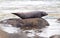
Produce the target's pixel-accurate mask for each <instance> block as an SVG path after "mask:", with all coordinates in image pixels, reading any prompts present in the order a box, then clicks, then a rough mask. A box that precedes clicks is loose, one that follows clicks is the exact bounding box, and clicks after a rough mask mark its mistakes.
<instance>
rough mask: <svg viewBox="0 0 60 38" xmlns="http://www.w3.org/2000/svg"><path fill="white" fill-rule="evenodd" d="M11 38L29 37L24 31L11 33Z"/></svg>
mask: <svg viewBox="0 0 60 38" xmlns="http://www.w3.org/2000/svg"><path fill="white" fill-rule="evenodd" d="M9 38H27V35H26V34H25V33H23V32H18V33H10V34H9Z"/></svg>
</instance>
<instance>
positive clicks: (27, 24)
mask: <svg viewBox="0 0 60 38" xmlns="http://www.w3.org/2000/svg"><path fill="white" fill-rule="evenodd" d="M22 21H23V24H24V26H22V28H23V29H41V28H44V27H46V26H49V23H48V22H47V21H46V20H45V19H43V18H31V19H24V20H22Z"/></svg>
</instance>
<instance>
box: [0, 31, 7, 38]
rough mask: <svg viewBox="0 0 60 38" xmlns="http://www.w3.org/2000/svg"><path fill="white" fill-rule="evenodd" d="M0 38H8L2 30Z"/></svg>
mask: <svg viewBox="0 0 60 38" xmlns="http://www.w3.org/2000/svg"><path fill="white" fill-rule="evenodd" d="M0 38H8V34H7V33H6V32H4V31H3V30H0Z"/></svg>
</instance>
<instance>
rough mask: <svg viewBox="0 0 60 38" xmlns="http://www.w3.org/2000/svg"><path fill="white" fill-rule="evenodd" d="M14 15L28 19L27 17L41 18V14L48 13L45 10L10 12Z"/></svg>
mask: <svg viewBox="0 0 60 38" xmlns="http://www.w3.org/2000/svg"><path fill="white" fill-rule="evenodd" d="M12 14H14V15H17V16H18V17H21V18H22V19H28V18H41V17H43V16H46V15H48V14H47V13H46V12H43V11H32V12H26V13H25V12H23V13H12Z"/></svg>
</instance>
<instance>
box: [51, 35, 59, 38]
mask: <svg viewBox="0 0 60 38" xmlns="http://www.w3.org/2000/svg"><path fill="white" fill-rule="evenodd" d="M50 38H60V35H53V36H51V37H50Z"/></svg>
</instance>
